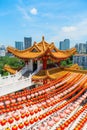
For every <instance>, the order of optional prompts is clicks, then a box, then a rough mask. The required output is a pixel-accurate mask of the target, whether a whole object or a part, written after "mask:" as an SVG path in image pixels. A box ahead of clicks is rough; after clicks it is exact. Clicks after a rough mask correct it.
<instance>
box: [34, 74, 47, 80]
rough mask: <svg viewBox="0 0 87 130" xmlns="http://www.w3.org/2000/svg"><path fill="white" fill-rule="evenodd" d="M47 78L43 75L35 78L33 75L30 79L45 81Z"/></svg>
mask: <svg viewBox="0 0 87 130" xmlns="http://www.w3.org/2000/svg"><path fill="white" fill-rule="evenodd" d="M46 78H47V75H44V76H38V75H37V76H36V75H34V76H32V79H33V80H40V79H46Z"/></svg>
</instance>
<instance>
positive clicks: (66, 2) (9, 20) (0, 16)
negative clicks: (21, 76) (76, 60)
mask: <svg viewBox="0 0 87 130" xmlns="http://www.w3.org/2000/svg"><path fill="white" fill-rule="evenodd" d="M43 35H44V36H45V40H46V41H47V42H49V43H51V42H54V43H55V44H56V45H57V46H58V43H59V41H62V40H64V39H65V38H69V39H70V40H71V47H73V46H74V45H75V43H78V42H86V41H87V0H0V44H5V45H11V46H14V42H15V41H23V39H24V36H31V37H32V39H33V42H34V41H36V42H39V41H41V38H42V36H43Z"/></svg>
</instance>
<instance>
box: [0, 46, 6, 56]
mask: <svg viewBox="0 0 87 130" xmlns="http://www.w3.org/2000/svg"><path fill="white" fill-rule="evenodd" d="M5 55H6V49H5V46H4V45H0V56H5Z"/></svg>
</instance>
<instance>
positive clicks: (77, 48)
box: [75, 44, 79, 52]
mask: <svg viewBox="0 0 87 130" xmlns="http://www.w3.org/2000/svg"><path fill="white" fill-rule="evenodd" d="M75 48H76V50H77V52H79V45H78V44H76V45H75Z"/></svg>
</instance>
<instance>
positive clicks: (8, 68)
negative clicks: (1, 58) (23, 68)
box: [4, 65, 17, 74]
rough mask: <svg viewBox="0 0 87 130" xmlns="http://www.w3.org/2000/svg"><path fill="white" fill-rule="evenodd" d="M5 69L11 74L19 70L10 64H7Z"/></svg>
mask: <svg viewBox="0 0 87 130" xmlns="http://www.w3.org/2000/svg"><path fill="white" fill-rule="evenodd" d="M4 70H6V71H8V72H10V73H11V74H16V72H17V70H15V69H13V68H12V67H10V66H9V65H5V66H4Z"/></svg>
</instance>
